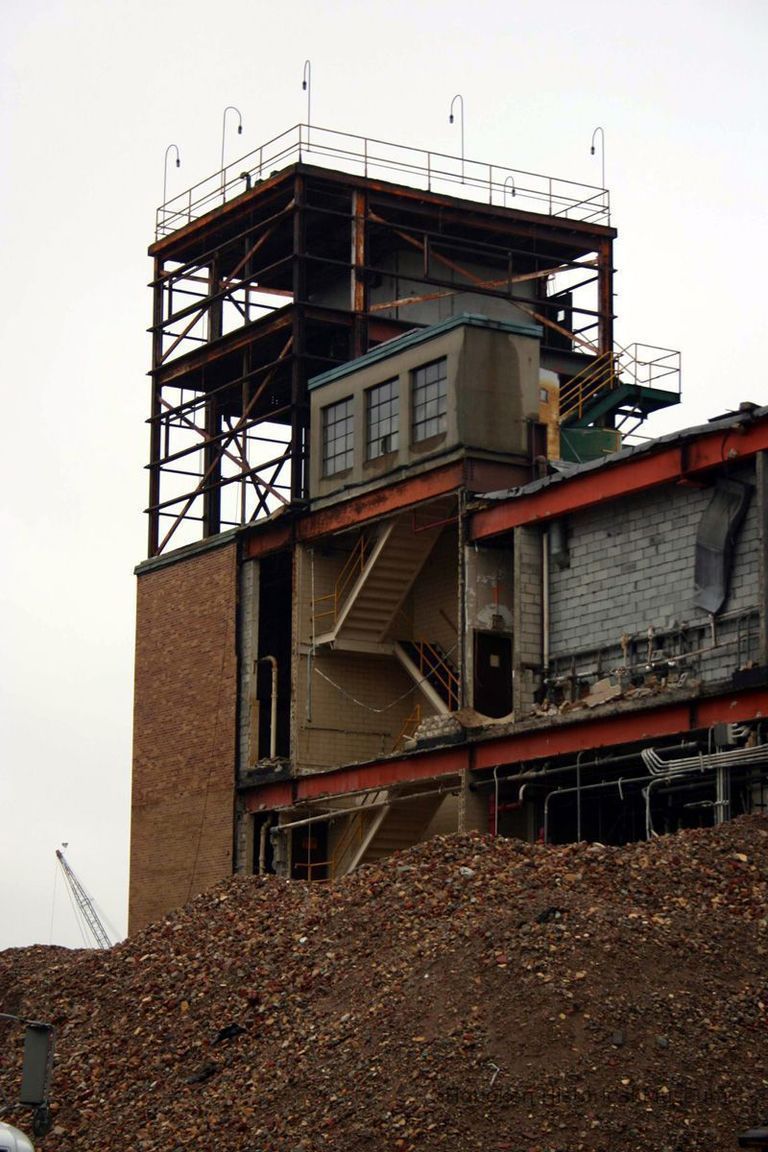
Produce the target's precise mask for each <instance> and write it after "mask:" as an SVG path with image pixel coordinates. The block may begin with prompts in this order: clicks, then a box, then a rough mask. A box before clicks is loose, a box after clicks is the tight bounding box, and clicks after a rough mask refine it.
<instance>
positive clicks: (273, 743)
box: [259, 656, 277, 760]
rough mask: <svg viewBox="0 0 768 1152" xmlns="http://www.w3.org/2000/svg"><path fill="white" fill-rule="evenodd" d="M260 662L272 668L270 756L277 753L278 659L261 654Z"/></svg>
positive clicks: (272, 756) (272, 758)
mask: <svg viewBox="0 0 768 1152" xmlns="http://www.w3.org/2000/svg"><path fill="white" fill-rule="evenodd" d="M259 664H269V665H270V666H271V668H272V700H271V703H270V710H269V758H270V760H274V759H275V757H276V755H277V660H276V659H275V657H274V656H260V657H259Z"/></svg>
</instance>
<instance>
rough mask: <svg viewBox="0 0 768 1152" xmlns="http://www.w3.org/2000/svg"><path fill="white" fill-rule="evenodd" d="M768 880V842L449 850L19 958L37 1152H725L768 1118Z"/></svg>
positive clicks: (207, 904) (432, 847)
mask: <svg viewBox="0 0 768 1152" xmlns="http://www.w3.org/2000/svg"><path fill="white" fill-rule="evenodd" d="M767 881H768V820H766V819H765V818H763V817H755V816H753V817H747V818H742V819H739V820H736V821H733V822H731V823H729V824H725V825H723V826H721V827H720V828H718V829H714V830H702V831H689V832H683V833H680V834H678V835H675V836H669V837H664V838H661V839H658V840H656V841H653V842H651V843H642V844H635V845H630V846H627V847H624V848H611V847H605V846H602V845H598V844H579V845H567V846H561V847H546V846H543V845H531V844H526V843H523V842H520V841H516V840H504V839H499V838H497V839H494V838H491V837H487V836H480V835H469V836H457V835H454V836H445V837H437V838H435V839H433V840H431V841H429V842H427V843H424V844H421V845H418V846H416V847H415V848H413V849H410V850H409V851H406V852H401V853H398V854H396V855H394V856H393V857H391V858H390V859H388V860H386V861H383V862H381V863H379V864H375V865H371V866H367V867H365V868H363V869H361V870H360V871H359V872H358V873H357V874H355V875H353V876H351V877H348V878H346V879H344V880H341V881H338V882H335V883H332V884H314V885H309V884H307V883H305V882H299V881H286V880H281V879H278V878H276V877H264V878H257V877H248V878H245V877H235V878H232V879H231V880H228V881H226V882H224V883H221V884H219V885H218V886H217V887H215V888H213V889H211V890H209V891H208V892H207V893H205V894H203V895H201V896H199V897H198V898H196V899H195V900H193V901H192V902H191V903H190V904H189V905H188V906H187V907H186V908H184V909H182V910H180V911H178V912H176V913H174V914H172V915H169V916H167V917H166V918H164V919H163V920H162V921H159V922H158V923H156V924H154V925H152V926H150V927H149V928H147V929H145V930H143V931H141V932H139V933H138V934H137V935H135V936H134V937H133V938H132V939H130V940H128V941H126V942H125V943H123V944H121V945H118V946H117V947H115V948H113V949H112V950H111V951H110V952H108V953H96V952H88V951H84V950H82V951H68V950H66V949H61V948H43V947H34V948H28V949H13V950H8V951H6V952H3V953H0V1011H6V1012H15V1013H19V1014H22V1015H28V1016H32V1017H35V1018H37V1019H43V1020H50V1021H51V1022H52V1023H53V1024H54V1025H55V1026H56V1029H57V1044H56V1061H55V1071H54V1080H53V1093H52V1105H53V1127H52V1130H51V1132H50V1133H49V1135H48V1136H47V1137H45V1138H44V1139H42V1140H39V1141H38V1142H37V1145H36V1146H37V1147H38V1148H40V1149H42V1150H43V1152H74V1150H75V1149H77V1150H78V1152H105V1150H112V1149H114V1150H117V1149H121V1148H124V1147H125V1146H126V1145H128V1146H129V1147H131V1148H133V1149H135V1150H137V1152H179V1150H181V1149H188V1148H195V1149H203V1148H212V1149H216V1150H217V1152H320V1150H324V1149H339V1150H341V1149H343V1150H344V1152H363V1149H366V1150H369V1149H374V1150H377V1152H390V1150H391V1152H412V1150H416V1149H418V1150H419V1152H421V1150H424V1152H429V1150H431V1149H458V1150H461V1152H474V1150H477V1152H481V1150H482V1152H504V1150H505V1152H579V1150H584V1152H598V1150H599V1152H608V1150H609V1149H610V1150H612V1152H615V1150H616V1149H630V1148H648V1149H653V1150H654V1152H680V1150H690V1152H705V1150H706V1152H718V1150H720V1149H723V1150H726V1149H733V1148H735V1147H736V1137H737V1134H738V1133H739V1132H740V1131H742V1130H744V1129H745V1128H748V1127H750V1126H752V1125H754V1124H756V1123H758V1122H761V1121H763V1120H764V1119H765V1117H766V1114H768V1058H767V1057H766V1043H765V1039H766V1005H768V986H767V979H766V949H767V948H768V906H767V904H766V895H767V892H768V887H767ZM0 1036H1V1037H2V1040H3V1048H2V1050H3V1056H2V1059H1V1060H0V1088H1V1089H2V1092H3V1093H4V1096H5V1099H6V1100H9V1101H13V1100H14V1099H15V1093H17V1091H18V1073H19V1067H20V1059H21V1057H20V1042H21V1038H20V1035H19V1030H18V1029H14V1028H13V1027H12V1026H11V1025H7V1024H6V1025H3V1027H2V1030H0ZM3 1118H4V1119H6V1120H9V1121H10V1122H12V1123H15V1124H17V1125H18V1126H20V1127H22V1128H23V1129H24V1128H26V1129H28V1128H29V1115H28V1114H27V1113H25V1112H23V1111H22V1110H21V1109H15V1108H13V1107H10V1108H9V1110H7V1111H6V1112H5V1114H4V1116H3Z"/></svg>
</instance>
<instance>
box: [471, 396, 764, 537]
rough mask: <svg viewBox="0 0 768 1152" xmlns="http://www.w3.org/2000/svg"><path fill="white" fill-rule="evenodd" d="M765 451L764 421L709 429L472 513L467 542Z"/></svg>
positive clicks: (561, 514) (675, 481) (679, 479)
mask: <svg viewBox="0 0 768 1152" xmlns="http://www.w3.org/2000/svg"><path fill="white" fill-rule="evenodd" d="M767 449H768V417H763V418H762V419H760V420H757V421H754V422H753V423H742V424H735V425H732V426H731V427H729V428H727V429H725V430H723V428H722V427H720V428H717V427H714V428H713V429H712V431H711V432H710V431H706V432H702V434H701V435H700V436H699V437H697V438H696V439H694V440H690V441H688V442H687V443H682V444H676V445H674V446H671V447H666V448H665V447H663V446H662V447H661V448H660V450H659V451H649V452H647V453H642V454H639V455H637V456H628V457H626V458H625V459H623V460H616V461H615V462H614V463H606V464H605V465H603V467H601V468H596V469H594V470H593V471H589V472H585V473H583V474H581V475H575V476H571V477H568V478H565V479H563V480H560V481H557V482H555V483H553V484H550V485H547V486H546V487H544V488H541V489H539V490H538V491H536V492H531V493H530V494H528V495H522V496H518V497H514V498H510V499H509V500H505V501H502V502H500V503H499V504H498V505H497V506H495V507H493V508H486V509H483V510H482V511H479V512H475V513H474V514H473V515H472V517H471V521H470V533H469V534H470V539H472V540H487V539H489V538H491V537H493V536H498V535H501V534H502V533H504V532H509V531H511V530H512V529H513V528H516V527H518V526H520V525H523V524H536V523H539V522H542V521H545V520H551V519H554V518H556V517H558V516H565V515H567V514H568V513H570V512H576V511H578V510H579V509H581V508H588V507H590V506H591V505H594V504H602V503H603V502H605V501H606V500H616V499H619V498H620V497H623V496H627V495H628V494H630V493H632V492H642V491H644V490H645V489H648V488H654V487H656V486H658V485H659V484H674V483H684V482H685V481H686V480H689V479H693V478H695V476H696V475H697V474H698V473H702V472H706V471H708V470H709V469H712V468H718V467H722V466H723V465H724V464H734V463H736V462H738V461H739V460H744V459H746V458H748V457H749V456H754V454H755V453H756V452H762V451H765V450H767Z"/></svg>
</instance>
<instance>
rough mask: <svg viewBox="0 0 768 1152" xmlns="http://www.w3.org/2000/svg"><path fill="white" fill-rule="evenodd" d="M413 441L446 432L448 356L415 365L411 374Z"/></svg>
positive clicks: (416, 441)
mask: <svg viewBox="0 0 768 1152" xmlns="http://www.w3.org/2000/svg"><path fill="white" fill-rule="evenodd" d="M412 387H413V390H412V401H413V425H412V428H413V441H414V443H418V442H419V440H427V439H429V437H430V436H436V435H437V434H438V432H445V428H446V413H447V411H448V372H447V361H446V359H445V357H443V358H442V360H434V361H433V362H432V363H431V364H425V365H424V366H423V367H422V368H416V369H415V371H414V372H413V376H412Z"/></svg>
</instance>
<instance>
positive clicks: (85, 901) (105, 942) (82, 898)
mask: <svg viewBox="0 0 768 1152" xmlns="http://www.w3.org/2000/svg"><path fill="white" fill-rule="evenodd" d="M65 847H66V845H65ZM56 859H57V860H58V862H59V864H60V865H61V870H62V872H63V873H64V878H65V880H66V881H67V884H68V885H69V890H70V892H71V893H72V896H73V897H74V901H75V906H76V908H77V910H78V912H79V913H80V915H81V916H82V918H83V920H84V921H85V923H86V924H87V925H88V928H89V929H90V933H91V935H92V936H93V938H94V940H95V941H96V947H97V948H101V949H104V950H106V949H107V948H111V947H112V941H111V940H110V938H109V936H108V935H107V930H106V928H105V927H104V925H103V924H102V922H101V920H100V918H99V914H98V912H97V911H96V909H95V908H94V906H93V900H91V898H90V896H89V895H88V893H87V892H86V890H85V888H83V886H82V884H81V883H80V881H79V880H78V878H77V876H75V874H74V872H73V871H72V869H71V868H70V866H69V864H68V863H67V861H66V859H65V858H64V853H63V852H62V851H61V849H60V848H57V849H56Z"/></svg>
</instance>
